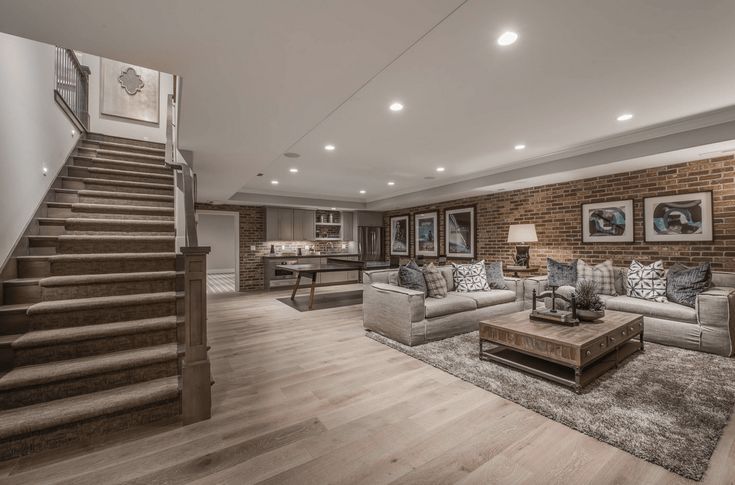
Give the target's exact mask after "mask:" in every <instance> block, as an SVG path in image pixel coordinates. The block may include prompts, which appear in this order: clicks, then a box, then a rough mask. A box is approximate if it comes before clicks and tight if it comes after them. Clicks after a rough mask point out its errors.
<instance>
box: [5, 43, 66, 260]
mask: <svg viewBox="0 0 735 485" xmlns="http://www.w3.org/2000/svg"><path fill="white" fill-rule="evenodd" d="M55 60H56V50H55V47H54V46H52V45H48V44H41V43H39V42H35V41H31V40H27V39H22V38H20V37H15V36H12V35H7V34H3V33H0V66H2V68H0V268H1V267H2V266H4V265H5V261H6V259H7V257H8V256H9V255H10V253H11V251H12V249H13V247H14V246H15V243H16V242H17V241H18V239H19V237H20V236H21V233H22V232H23V230H24V229H25V227H26V225H27V224H28V223H29V222H30V220H31V218H32V217H33V215H34V213H35V211H36V209H37V208H38V205H39V204H40V202H41V200H42V199H43V198H44V196H45V195H46V193H47V192H48V189H49V186H50V185H51V183H52V182H53V180H54V178H55V177H56V175H57V174H58V172H59V170H60V169H61V167H62V166H63V165H64V163H65V162H66V159H67V158H68V156H69V154H70V153H71V150H73V148H74V147H75V145H76V142H77V140H78V138H79V133H78V132H77V130H76V129H75V128H74V125H73V124H72V122H71V121H70V120H69V118H67V117H66V115H65V114H64V112H63V111H62V110H61V108H60V107H59V106H58V105H57V104H56V101H54V91H53V90H54V83H55V78H54V64H55ZM72 130H74V132H75V134H74V135H72ZM44 167H46V168H47V169H48V174H47V175H46V176H44V174H43V168H44Z"/></svg>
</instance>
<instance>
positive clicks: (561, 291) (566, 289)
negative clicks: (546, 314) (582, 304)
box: [544, 286, 576, 310]
mask: <svg viewBox="0 0 735 485" xmlns="http://www.w3.org/2000/svg"><path fill="white" fill-rule="evenodd" d="M575 290H576V288H575V287H574V286H560V287H559V288H557V289H556V296H557V298H556V309H557V310H571V308H572V305H570V304H569V303H567V302H565V301H564V300H562V299H561V298H558V297H559V296H563V297H565V298H569V299H571V298H572V295H573V294H574V291H575ZM548 291H549V292H551V290H548ZM544 306H545V307H546V308H551V297H550V296H547V297H546V298H544Z"/></svg>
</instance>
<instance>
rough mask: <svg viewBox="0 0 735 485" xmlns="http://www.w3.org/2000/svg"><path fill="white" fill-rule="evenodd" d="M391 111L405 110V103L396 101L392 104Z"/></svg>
mask: <svg viewBox="0 0 735 485" xmlns="http://www.w3.org/2000/svg"><path fill="white" fill-rule="evenodd" d="M390 110H391V111H403V105H402V104H401V103H399V102H398V101H396V102H395V103H393V104H391V105H390Z"/></svg>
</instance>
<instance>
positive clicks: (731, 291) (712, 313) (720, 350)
mask: <svg viewBox="0 0 735 485" xmlns="http://www.w3.org/2000/svg"><path fill="white" fill-rule="evenodd" d="M695 308H696V310H697V321H698V322H699V326H700V327H701V332H702V341H701V342H702V343H701V348H702V350H704V351H705V352H712V353H715V354H720V355H727V356H731V355H733V353H734V351H735V288H726V287H715V288H710V289H709V290H707V291H705V292H703V293H700V294H699V295H697V300H696V304H695Z"/></svg>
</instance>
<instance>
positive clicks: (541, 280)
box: [523, 275, 549, 302]
mask: <svg viewBox="0 0 735 485" xmlns="http://www.w3.org/2000/svg"><path fill="white" fill-rule="evenodd" d="M547 289H549V278H548V276H545V275H544V276H531V277H529V278H526V279H524V280H523V295H524V299H525V300H527V301H529V302H530V301H531V300H532V299H533V290H536V294H537V295H538V294H540V293H543V292H544V291H546V290H547Z"/></svg>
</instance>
